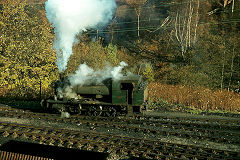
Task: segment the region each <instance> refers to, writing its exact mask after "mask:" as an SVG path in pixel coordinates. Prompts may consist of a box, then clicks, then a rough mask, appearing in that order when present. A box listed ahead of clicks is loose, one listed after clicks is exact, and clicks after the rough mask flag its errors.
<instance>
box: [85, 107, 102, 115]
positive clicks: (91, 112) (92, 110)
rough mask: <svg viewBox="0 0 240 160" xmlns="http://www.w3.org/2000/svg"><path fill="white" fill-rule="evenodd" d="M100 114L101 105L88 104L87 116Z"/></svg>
mask: <svg viewBox="0 0 240 160" xmlns="http://www.w3.org/2000/svg"><path fill="white" fill-rule="evenodd" d="M101 114H102V107H101V106H90V107H89V108H88V115H89V116H100V115H101Z"/></svg>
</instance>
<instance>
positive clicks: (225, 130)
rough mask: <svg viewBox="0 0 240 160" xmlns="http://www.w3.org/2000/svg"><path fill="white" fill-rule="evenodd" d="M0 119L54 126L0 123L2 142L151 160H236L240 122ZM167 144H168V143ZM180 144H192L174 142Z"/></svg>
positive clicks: (21, 114) (25, 114)
mask: <svg viewBox="0 0 240 160" xmlns="http://www.w3.org/2000/svg"><path fill="white" fill-rule="evenodd" d="M1 118H7V119H11V118H14V119H23V120H30V121H39V122H45V123H58V124H59V125H60V126H58V127H56V126H53V127H49V126H46V125H45V126H44V127H40V126H41V125H40V126H34V125H23V124H15V123H7V122H5V123H3V122H1V123H0V136H2V137H10V138H14V139H25V140H31V141H33V142H36V143H41V144H46V145H54V146H63V147H67V148H77V149H82V150H91V151H98V152H111V153H114V154H118V155H128V156H135V157H144V158H150V159H194V158H195V159H206V158H207V157H208V158H209V157H210V159H236V158H238V159H240V155H239V150H240V149H239V148H240V132H239V131H240V126H239V124H240V123H239V121H238V120H237V119H231V120H230V122H228V123H227V121H226V120H225V119H222V120H218V121H217V122H216V119H205V120H206V121H204V119H201V118H186V117H166V116H142V115H140V116H136V117H118V118H106V117H88V116H78V115H73V116H71V118H61V117H60V115H59V114H49V113H34V112H30V111H24V110H16V109H12V108H0V119H1ZM30 124H31V123H30ZM68 125H70V126H74V127H73V130H69V129H63V128H67V127H66V126H68ZM53 128H54V129H53ZM118 132H121V134H118ZM123 133H124V134H123ZM119 135H121V136H119ZM135 135H136V136H135ZM137 137H138V138H137ZM141 137H142V138H141ZM167 139H171V141H170V142H171V143H169V141H167ZM176 139H178V141H177V140H176ZM179 139H180V140H179ZM184 140H186V141H191V143H186V144H184V143H180V144H179V143H178V142H179V141H184ZM203 141H204V143H205V144H207V145H208V143H212V146H204V145H199V144H197V143H198V142H203ZM195 143H196V144H195ZM215 144H217V145H223V144H224V145H226V144H228V145H235V146H238V149H237V150H233V151H231V149H219V148H218V147H214V145H215Z"/></svg>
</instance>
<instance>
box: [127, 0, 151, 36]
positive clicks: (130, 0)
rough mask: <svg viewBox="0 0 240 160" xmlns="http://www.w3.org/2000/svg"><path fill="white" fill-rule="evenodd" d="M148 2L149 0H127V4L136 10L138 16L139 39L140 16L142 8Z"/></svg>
mask: <svg viewBox="0 0 240 160" xmlns="http://www.w3.org/2000/svg"><path fill="white" fill-rule="evenodd" d="M146 2H147V0H126V3H127V4H128V5H130V6H131V7H133V8H134V10H135V12H136V14H137V19H138V20H137V22H138V37H139V36H140V16H141V12H142V6H143V5H144V4H145V3H146Z"/></svg>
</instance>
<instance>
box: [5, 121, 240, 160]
mask: <svg viewBox="0 0 240 160" xmlns="http://www.w3.org/2000/svg"><path fill="white" fill-rule="evenodd" d="M0 135H1V136H3V137H5V138H6V137H11V138H13V139H16V138H19V139H22V140H28V141H33V142H35V143H40V144H46V145H54V146H61V147H67V148H76V149H81V150H88V151H97V152H109V153H114V154H121V155H128V156H135V157H144V158H150V159H183V158H184V159H206V158H210V159H239V158H240V155H239V153H238V152H232V151H224V150H218V149H209V148H204V147H195V146H188V145H181V144H174V143H164V142H160V141H158V140H149V139H142V138H134V137H128V136H116V135H111V134H105V133H96V132H84V131H73V130H68V129H56V128H54V129H53V128H51V127H37V126H33V125H22V124H16V123H2V122H1V123H0Z"/></svg>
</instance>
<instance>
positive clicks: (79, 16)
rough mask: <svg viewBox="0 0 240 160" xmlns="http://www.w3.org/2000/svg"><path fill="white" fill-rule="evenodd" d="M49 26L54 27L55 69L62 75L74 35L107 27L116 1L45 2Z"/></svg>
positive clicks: (67, 0)
mask: <svg viewBox="0 0 240 160" xmlns="http://www.w3.org/2000/svg"><path fill="white" fill-rule="evenodd" d="M45 6H46V7H45V9H46V14H47V18H48V20H49V22H50V23H51V24H52V26H53V27H54V29H55V30H54V31H55V34H56V39H55V42H54V48H55V49H56V51H57V66H58V69H59V71H60V72H63V71H64V70H65V69H66V67H67V63H68V59H69V57H70V56H71V55H72V46H73V44H74V43H76V42H77V40H76V35H77V34H81V33H82V32H83V31H84V30H86V29H89V28H92V29H97V28H99V27H103V26H105V25H107V24H108V23H109V21H110V20H111V19H112V17H113V13H114V11H115V9H116V2H115V0H48V1H46V4H45Z"/></svg>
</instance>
